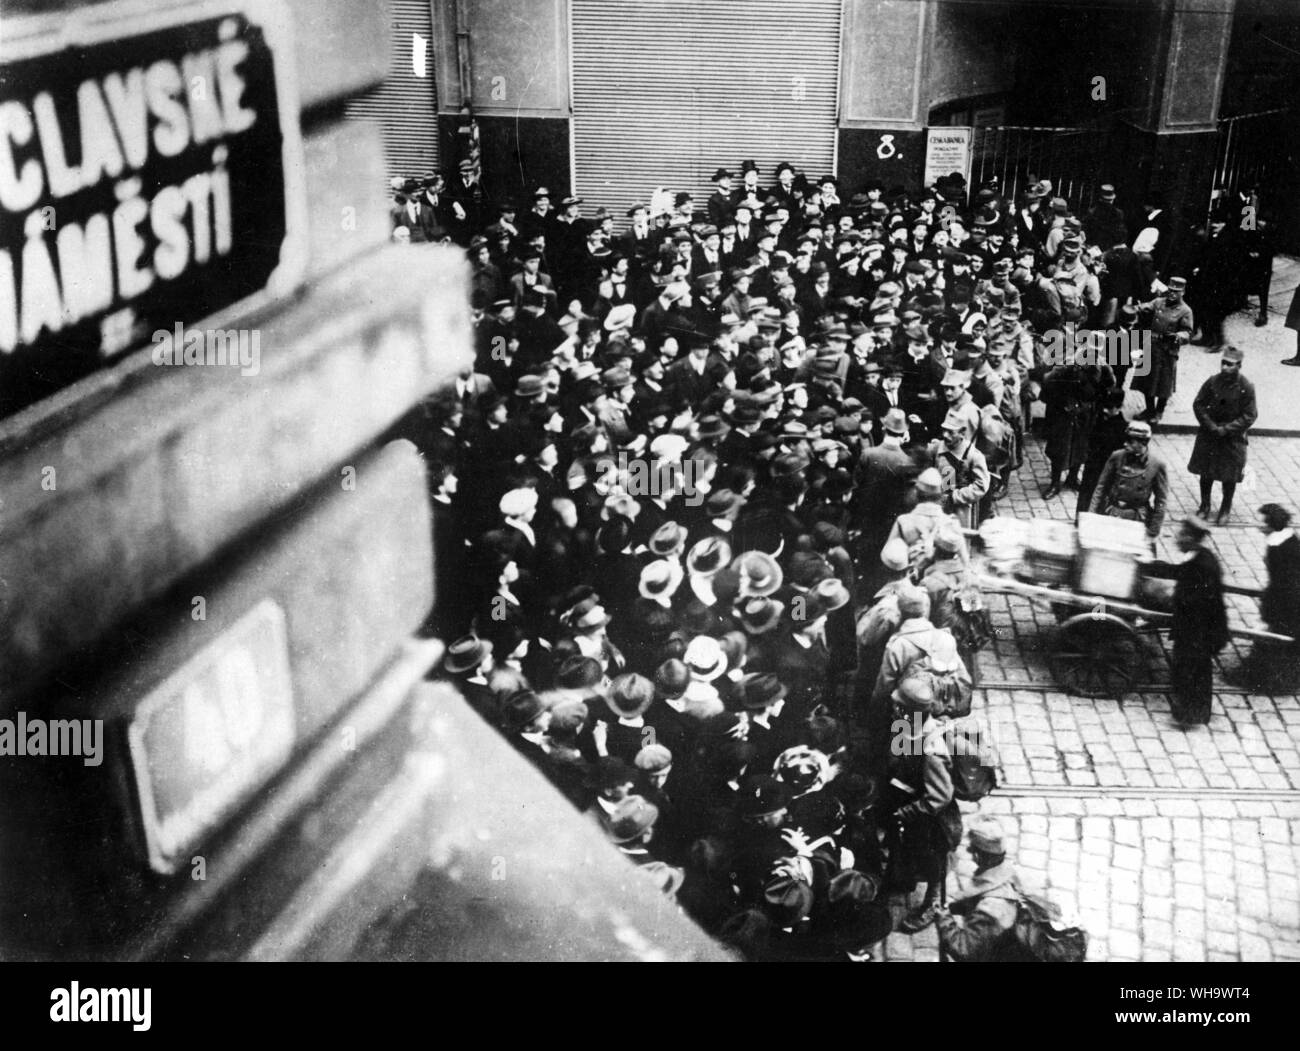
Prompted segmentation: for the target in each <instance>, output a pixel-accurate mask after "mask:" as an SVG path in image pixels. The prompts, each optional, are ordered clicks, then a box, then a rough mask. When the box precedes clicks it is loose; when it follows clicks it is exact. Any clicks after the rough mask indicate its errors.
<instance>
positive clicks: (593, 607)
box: [568, 596, 609, 633]
mask: <svg viewBox="0 0 1300 1051" xmlns="http://www.w3.org/2000/svg"><path fill="white" fill-rule="evenodd" d="M568 622H569V626H570V627H572V628H573V630H574V631H577V632H580V633H581V632H584V631H594V630H595V629H596V628H603V627H604V626H605V625H606V624H608V623H609V614H608V613H606V612H605V607H604V606H602V605H601V604H600V599H599V598H597V597H595V596H593V597H592V598H589V599H585V600H583V601H582V602H580V603H578V604H577V605H576V606H574V608H573V609H572V610H570V612H569V616H568Z"/></svg>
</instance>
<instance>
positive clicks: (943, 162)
mask: <svg viewBox="0 0 1300 1051" xmlns="http://www.w3.org/2000/svg"><path fill="white" fill-rule="evenodd" d="M970 149H971V129H970V128H927V129H926V133H925V176H924V178H923V180H922V181H923V183H924V185H926V186H933V185H934V183H935V180H937V179H942V178H943V177H944V176H945V175H951V174H952V173H953V172H961V175H962V178H963V179H966V180H967V181H969V180H970Z"/></svg>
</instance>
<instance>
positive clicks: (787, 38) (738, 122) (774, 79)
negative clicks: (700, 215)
mask: <svg viewBox="0 0 1300 1051" xmlns="http://www.w3.org/2000/svg"><path fill="white" fill-rule="evenodd" d="M570 9H571V12H572V22H573V33H572V40H573V168H574V172H573V178H574V187H575V189H576V191H577V192H578V194H579V195H580V196H582V197H583V198H584V199H585V200H586V201H587V202H588V204H589V205H592V206H594V205H604V206H606V207H608V208H610V209H611V210H613V211H614V214H615V215H616V216H617V217H618V218H619V220H620V221H621V220H622V215H623V212H624V211H625V210H626V209H627V207H628V205H629V204H631V203H632V202H633V201H637V200H640V201H648V200H649V197H650V193H651V191H652V190H654V189H655V188H656V187H658V186H663V187H665V188H666V189H669V190H672V191H679V190H688V191H689V192H690V193H692V194H693V195H694V196H695V198H696V204H697V208H699V209H702V208H703V205H704V201H705V199H707V197H708V196H709V194H711V193H712V192H713V185H712V183H711V182H710V181H709V176H711V175H712V174H713V172H714V170H715V169H716V168H718V167H726V168H731V169H732V170H735V169H736V166H737V165H739V164H740V163H741V162H742V161H744V160H746V159H747V158H751V157H752V158H753V159H754V161H755V162H756V163H757V164H758V166H759V168H760V169H761V172H760V175H759V183H760V185H761V186H764V187H766V186H769V185H771V183H772V182H773V181H774V180H773V172H774V169H775V167H776V165H777V164H779V163H780V162H782V161H789V162H790V163H791V164H793V165H794V166H795V167H796V168H799V169H801V170H803V171H804V172H805V173H806V174H807V175H808V177H809V178H810V179H816V178H818V177H819V176H821V175H824V174H825V173H826V172H828V171H832V170H833V167H834V161H835V142H836V119H837V109H838V91H839V51H840V10H841V0H800V2H798V3H790V2H789V0H725V2H723V0H571V5H570Z"/></svg>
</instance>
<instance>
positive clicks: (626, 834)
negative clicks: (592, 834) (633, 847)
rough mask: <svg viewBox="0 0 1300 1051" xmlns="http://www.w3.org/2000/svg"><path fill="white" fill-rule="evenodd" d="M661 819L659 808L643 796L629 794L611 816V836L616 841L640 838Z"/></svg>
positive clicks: (624, 841) (621, 841) (629, 841)
mask: <svg viewBox="0 0 1300 1051" xmlns="http://www.w3.org/2000/svg"><path fill="white" fill-rule="evenodd" d="M658 820H659V808H658V807H657V806H655V805H654V804H653V803H651V802H650V801H649V800H647V799H643V798H642V797H641V796H628V797H627V798H626V799H624V800H623V801H622V802H621V803H619V804H618V806H616V807H615V808H614V812H613V813H612V814H610V816H609V838H610V839H612V840H613V841H614V842H615V843H631V842H632V841H633V840H635V839H640V838H641V836H643V835H644V834H645V833H646V832H647V831H649V829H651V828H652V827H653V826H654V823H655V822H656V821H658Z"/></svg>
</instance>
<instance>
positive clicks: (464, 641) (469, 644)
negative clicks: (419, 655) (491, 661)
mask: <svg viewBox="0 0 1300 1051" xmlns="http://www.w3.org/2000/svg"><path fill="white" fill-rule="evenodd" d="M490 656H492V643H490V642H488V641H487V640H486V639H480V638H479V637H478V636H477V635H475V634H474V633H473V632H471V633H470V634H468V635H462V636H461V637H460V638H458V639H457V640H456V641H455V642H453V643H452V644H451V645H450V646H448V647H447V655H446V656H445V657H444V658H443V659H442V666H443V667H444V668H445V669H446V670H447V671H448V672H450V673H451V674H452V675H460V674H461V673H462V672H467V671H470V670H471V669H473V668H477V667H478V666H479V665H480V664H482V663H483V662H484V661H485V660H487V658H488V657H490Z"/></svg>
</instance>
